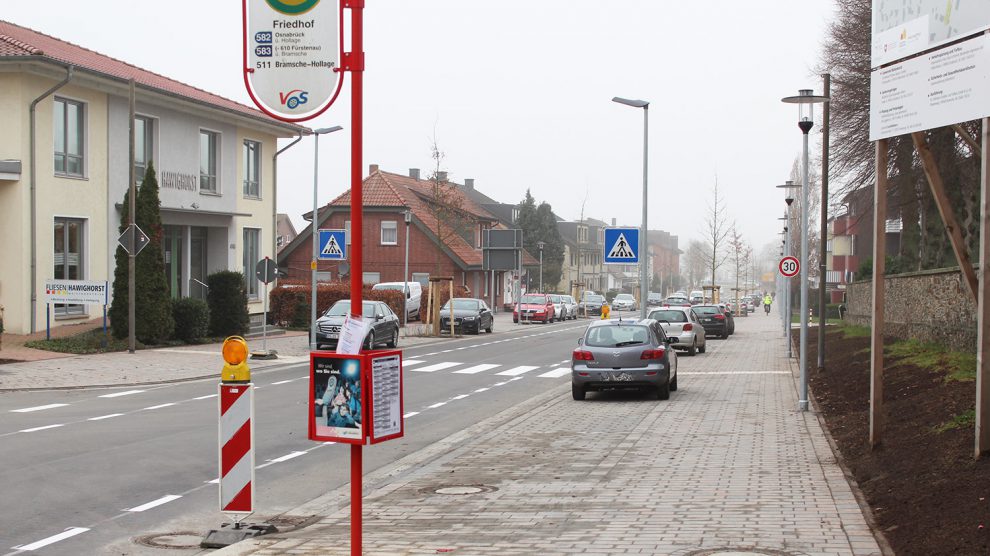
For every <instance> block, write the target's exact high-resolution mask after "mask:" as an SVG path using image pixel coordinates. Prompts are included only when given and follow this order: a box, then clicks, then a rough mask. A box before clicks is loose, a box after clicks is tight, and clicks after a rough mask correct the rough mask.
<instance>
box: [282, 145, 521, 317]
mask: <svg viewBox="0 0 990 556" xmlns="http://www.w3.org/2000/svg"><path fill="white" fill-rule="evenodd" d="M440 180H441V183H442V186H443V187H444V191H445V194H446V195H449V199H450V200H451V201H450V202H449V205H451V206H453V207H456V208H448V210H450V211H452V212H453V214H455V215H456V216H453V217H451V218H450V221H449V222H444V221H441V223H440V230H441V231H440V232H438V225H437V224H438V223H437V218H436V212H435V210H434V209H435V208H436V207H437V206H438V202H437V200H436V199H435V198H434V194H433V187H432V186H433V183H434V182H433V181H432V180H429V179H421V178H420V174H419V170H418V169H416V168H413V169H410V171H409V175H402V174H395V173H391V172H384V171H382V170H380V169H379V168H378V165H377V164H372V165H371V166H370V169H369V175H368V177H366V178H365V179H364V182H363V199H362V201H363V207H364V210H363V218H364V226H363V228H364V229H363V232H364V233H363V242H362V243H363V245H362V248H363V251H362V253H363V255H364V269H363V277H362V279H363V281H364V283H366V284H376V283H379V282H401V281H403V279H402V278H403V268H404V264H405V260H406V259H405V250H406V232H407V229H408V234H409V280H410V281H418V282H420V283H422V284H424V287H425V285H426V284H427V283H428V280H429V278H430V276H453V277H454V280H455V282H456V283H457V284H461V285H464V286H466V287H467V288H468V290H469V291H470V292H471V295H472V296H474V297H480V298H483V299H485V300H486V301H488V302H489V304H491V305H492V306H493V307H500V306H503V305H504V304H505V303H506V302H510V303H511V298H512V295H511V286H512V283H513V281H512V280H513V279H512V276H510V274H511V273H503V272H495V273H494V279H493V276H492V273H491V272H486V271H484V270H483V269H482V262H483V261H482V250H481V239H482V236H483V234H484V231H485V230H488V229H505V226H504V225H502V224H500V223H499V222H498V219H497V218H496V217H495V216H494V215H492V214H491V213H489V212H488V211H486V210H485V209H484V208H482V207H481V205H479V204H478V203H476V202H474V201H473V200H472V199H471V198H470V197H469V196H467V195H465V194H464V192H463V186H460V185H458V184H455V183H453V182H450V181H448V180H447V178H446V175H445V174H443V173H441V175H440ZM350 197H351V194H350V190H348V191H346V192H344V193H343V194H341V195H339V196H338V197H337V198H335V199H334V200H333V201H331V202H330V203H328V204H327V205H326V206H324V207H322V208H321V209H319V217H318V221H317V227H318V229H343V230H345V231H346V239H345V243H347V245H348V249H350V248H351V245H350V241H351V239H350V226H351V222H350V210H351V208H350ZM406 211H409V212H410V215H411V218H410V222H409V223H408V224H406V221H405V214H406ZM304 218H305V219H306V220H309V221H312V213H307V214H306V215H304ZM451 224H453V225H451ZM441 235H442V236H443V241H440V239H439V236H441ZM311 260H312V226H311V225H310V226H307V227H306V229H304V230H302V231H301V232H300V233H299V235H298V236H297V237H296V238H295V239H294V240H293V241H292V242H291V243H289V244H288V245H287V246H286V247H285V249H283V250H282V251H281V252H280V253H279V259H278V264H279V267H280V268H283V269H286V277H287V279H289V280H299V281H308V280H310V261H311ZM523 263H524V265H532V264H538V261H535V260H534V259H533V258H532V257H531V256H529V255H528V254H527V255H524V259H523ZM349 271H350V269H349V268H347V267H346V266H344V265H343V263H341V262H336V261H319V263H318V266H317V279H318V280H320V281H340V280H342V279H343V278H345V277H346V276H347V273H348V272H349ZM493 280H494V281H493ZM492 284H494V285H495V287H494V288H492Z"/></svg>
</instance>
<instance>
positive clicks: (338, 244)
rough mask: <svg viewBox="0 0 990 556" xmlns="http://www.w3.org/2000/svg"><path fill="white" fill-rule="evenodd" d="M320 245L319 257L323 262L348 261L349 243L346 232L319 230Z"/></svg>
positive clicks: (318, 247)
mask: <svg viewBox="0 0 990 556" xmlns="http://www.w3.org/2000/svg"><path fill="white" fill-rule="evenodd" d="M317 231H318V232H319V234H320V235H319V238H320V244H319V246H317V255H318V257H319V259H320V260H321V261H343V260H346V259H347V243H346V241H345V239H344V230H317Z"/></svg>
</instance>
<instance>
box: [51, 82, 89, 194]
mask: <svg viewBox="0 0 990 556" xmlns="http://www.w3.org/2000/svg"><path fill="white" fill-rule="evenodd" d="M52 123H53V125H54V132H55V173H56V174H61V175H65V176H73V177H80V178H81V177H82V176H83V172H84V170H85V168H84V167H83V156H84V155H85V146H86V141H85V137H86V133H85V129H86V124H85V111H84V109H83V104H82V103H81V102H75V101H72V100H66V99H64V98H57V97H56V98H55V104H54V106H53V109H52Z"/></svg>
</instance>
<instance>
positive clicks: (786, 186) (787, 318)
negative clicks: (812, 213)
mask: <svg viewBox="0 0 990 556" xmlns="http://www.w3.org/2000/svg"><path fill="white" fill-rule="evenodd" d="M777 187H779V188H781V189H783V190H784V193H785V194H786V197H784V202H785V203H787V210H786V211H785V212H784V216H783V217H782V218H781V220H784V221H785V223H784V256H788V257H789V256H790V255H791V234H790V226H791V204H792V203H794V194H793V193H791V192H790V190H791V189H796V188H798V187H801V185H800V184H796V183H794V182H793V181H791V180H787V181H786V182H784V183H783V185H778V186H777ZM783 280H784V338H786V339H787V357H788V359H789V358H790V357H791V356H792V355H793V353H792V349H791V346H792V345H793V343H792V342H791V279H790V278H787V277H784V278H783Z"/></svg>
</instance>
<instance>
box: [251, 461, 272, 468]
mask: <svg viewBox="0 0 990 556" xmlns="http://www.w3.org/2000/svg"><path fill="white" fill-rule="evenodd" d="M269 465H275V462H274V461H270V462H268V463H262V464H261V465H255V466H254V468H255V469H264V468H266V467H268V466H269Z"/></svg>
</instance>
